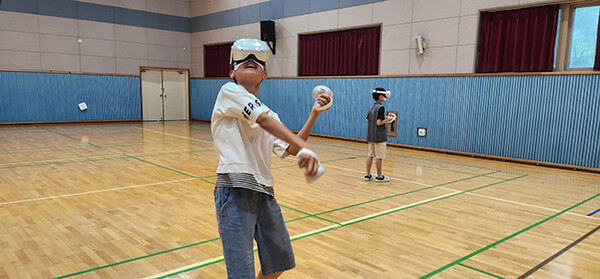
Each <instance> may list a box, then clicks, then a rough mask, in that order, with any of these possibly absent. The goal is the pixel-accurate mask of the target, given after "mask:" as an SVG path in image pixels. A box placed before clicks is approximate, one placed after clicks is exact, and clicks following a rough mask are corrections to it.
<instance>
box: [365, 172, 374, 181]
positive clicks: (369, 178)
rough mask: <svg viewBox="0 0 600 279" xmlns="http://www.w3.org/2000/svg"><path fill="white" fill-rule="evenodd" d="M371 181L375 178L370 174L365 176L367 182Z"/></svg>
mask: <svg viewBox="0 0 600 279" xmlns="http://www.w3.org/2000/svg"><path fill="white" fill-rule="evenodd" d="M371 179H373V176H372V175H371V174H370V173H369V174H367V175H365V181H371Z"/></svg>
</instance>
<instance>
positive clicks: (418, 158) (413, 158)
mask: <svg viewBox="0 0 600 279" xmlns="http://www.w3.org/2000/svg"><path fill="white" fill-rule="evenodd" d="M316 145H325V146H333V147H337V146H335V145H332V144H328V143H318V144H316ZM390 147H392V146H390ZM415 147H418V146H415ZM395 148H402V147H395ZM347 149H352V150H356V151H365V150H366V149H358V148H356V147H347ZM408 149H411V148H408ZM414 150H415V151H423V150H417V149H414ZM448 151H451V150H448ZM436 153H438V152H436ZM439 153H441V152H439ZM444 154H446V153H444ZM448 155H453V154H448ZM388 156H394V157H400V158H407V159H412V160H423V161H429V162H434V163H444V162H440V161H437V160H432V159H423V158H420V157H412V156H405V155H394V154H388ZM444 164H448V163H444ZM460 166H463V167H470V168H476V169H483V170H494V169H491V168H485V167H477V166H467V165H464V164H460ZM441 170H447V169H441ZM507 173H508V172H507ZM467 174H472V173H467Z"/></svg>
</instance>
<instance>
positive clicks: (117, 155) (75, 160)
mask: <svg viewBox="0 0 600 279" xmlns="http://www.w3.org/2000/svg"><path fill="white" fill-rule="evenodd" d="M206 149H212V147H200V148H192V149H179V150H164V151H148V152H136V153H127V154H136V155H138V156H137V157H145V156H153V155H155V154H156V153H163V154H175V153H181V152H190V153H195V152H201V151H204V150H206ZM151 153H152V154H151ZM122 155H123V153H114V154H108V155H96V156H84V157H70V158H58V159H47V160H37V161H21V162H10V163H0V166H2V165H14V164H27V165H21V166H13V167H0V169H8V168H20V167H33V166H43V165H50V164H53V163H52V162H54V163H58V164H68V163H78V162H82V161H98V160H94V159H93V158H98V157H113V156H114V157H115V158H108V159H106V160H114V159H120V158H122V157H121V156H122ZM88 159H92V160H88ZM67 160H73V161H67ZM102 160H105V159H102ZM61 161H66V162H61ZM40 162H50V163H47V164H37V163H40Z"/></svg>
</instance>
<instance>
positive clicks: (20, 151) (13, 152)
mask: <svg viewBox="0 0 600 279" xmlns="http://www.w3.org/2000/svg"><path fill="white" fill-rule="evenodd" d="M72 149H91V148H90V147H89V146H69V145H67V146H66V147H64V146H63V147H56V148H54V147H53V148H35V149H13V150H8V151H0V154H17V153H28V152H53V151H59V150H72Z"/></svg>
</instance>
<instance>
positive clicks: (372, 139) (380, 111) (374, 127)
mask: <svg viewBox="0 0 600 279" xmlns="http://www.w3.org/2000/svg"><path fill="white" fill-rule="evenodd" d="M391 95H392V92H390V91H386V90H385V89H384V88H382V87H377V88H375V89H374V90H373V99H374V100H375V104H373V106H372V107H371V109H370V110H369V113H368V114H367V123H368V126H369V127H368V132H367V142H368V144H369V155H368V157H367V171H366V174H365V181H371V180H372V179H373V176H372V175H371V165H372V164H373V157H375V167H376V168H377V177H375V182H389V181H390V178H389V177H385V176H384V175H383V174H382V171H381V169H382V167H383V159H384V158H385V151H386V150H385V149H386V144H387V129H386V127H385V124H387V123H390V122H392V121H394V117H393V116H388V117H385V107H383V103H384V102H385V101H387V98H389V97H390V96H391Z"/></svg>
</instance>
